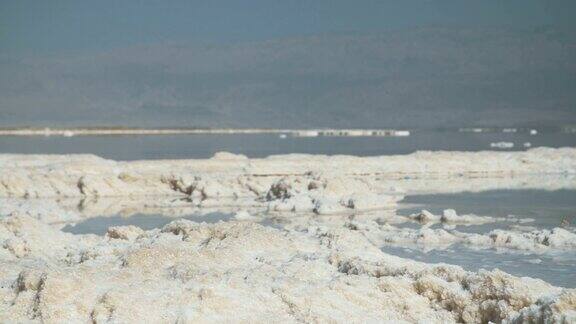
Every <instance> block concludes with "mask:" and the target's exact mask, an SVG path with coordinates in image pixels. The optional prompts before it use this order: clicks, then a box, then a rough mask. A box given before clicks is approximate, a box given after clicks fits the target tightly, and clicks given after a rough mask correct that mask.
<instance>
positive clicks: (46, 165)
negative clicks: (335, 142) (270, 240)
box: [0, 148, 576, 200]
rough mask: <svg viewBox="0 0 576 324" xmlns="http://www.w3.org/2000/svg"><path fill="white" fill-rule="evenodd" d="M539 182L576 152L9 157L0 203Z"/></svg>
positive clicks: (1, 174) (573, 161)
mask: <svg viewBox="0 0 576 324" xmlns="http://www.w3.org/2000/svg"><path fill="white" fill-rule="evenodd" d="M534 174H563V175H567V174H570V175H574V174H576V149H571V148H563V149H548V148H536V149H531V150H528V151H526V152H416V153H414V154H409V155H397V156H381V157H353V156H314V155H300V154H291V155H278V156H270V157H268V158H264V159H248V158H246V157H245V156H242V155H234V154H230V153H218V154H216V155H215V156H214V157H213V158H211V159H206V160H160V161H134V162H116V161H111V160H105V159H101V158H98V157H96V156H92V155H70V156H51V155H10V154H3V155H0V183H1V184H2V185H0V197H78V196H100V197H101V196H160V195H180V196H183V195H185V196H191V197H193V198H196V199H199V200H205V199H211V198H216V199H219V198H223V197H251V198H261V197H262V195H263V194H265V193H266V192H267V191H268V190H269V189H270V187H271V185H272V184H273V183H275V182H277V181H278V180H279V179H281V178H283V177H291V179H290V180H291V181H299V178H302V177H306V178H310V177H313V176H321V177H324V178H325V179H329V181H339V182H341V183H345V184H347V185H348V186H350V188H347V189H346V191H347V192H348V193H350V192H354V191H355V190H357V188H356V187H355V186H356V185H359V184H361V183H363V184H362V186H364V189H365V188H366V187H368V188H369V189H370V192H375V193H376V194H380V193H381V192H382V191H385V190H387V189H389V188H390V185H389V183H392V182H393V181H401V182H402V181H404V180H406V179H436V180H449V179H454V178H458V179H478V178H484V179H486V178H489V179H498V178H514V177H517V176H519V175H534ZM301 181H304V180H301ZM496 181H497V180H496ZM569 181H570V182H571V183H572V185H573V182H572V181H571V179H569ZM386 187H387V188H386Z"/></svg>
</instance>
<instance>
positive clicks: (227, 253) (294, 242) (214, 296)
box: [0, 215, 576, 323]
mask: <svg viewBox="0 0 576 324" xmlns="http://www.w3.org/2000/svg"><path fill="white" fill-rule="evenodd" d="M132 233H134V234H137V235H132ZM15 238H19V239H21V240H22V241H24V242H25V244H26V245H27V246H28V249H27V252H26V253H25V254H20V253H15V252H14V251H13V249H10V247H6V244H3V245H2V247H0V280H1V282H2V284H1V285H0V322H46V323H61V322H88V321H92V322H101V321H105V322H208V321H209V322H214V321H218V322H232V321H234V322H238V321H244V322H264V321H270V322H272V321H274V322H279V321H281V322H328V321H331V322H340V321H351V322H358V321H362V322H365V321H373V322H381V321H392V322H427V323H447V322H474V323H479V322H488V321H493V322H502V321H504V322H506V321H508V322H513V321H519V320H530V319H538V320H541V321H545V322H552V321H565V322H570V321H575V320H576V313H575V309H576V298H574V296H575V290H570V289H562V288H557V287H553V286H551V285H549V284H547V283H545V282H543V281H541V280H536V279H530V278H517V277H514V276H511V275H509V274H506V273H504V272H501V271H498V270H494V271H480V272H477V273H474V272H468V271H465V270H463V269H462V268H460V267H457V266H449V265H427V264H423V263H419V262H415V261H410V260H406V259H402V258H398V257H394V256H391V255H388V254H385V253H383V252H382V251H381V250H380V249H379V247H378V246H375V245H374V244H373V243H372V242H371V241H370V240H368V239H367V238H366V236H365V233H363V232H362V231H361V230H359V229H358V228H350V227H347V228H344V227H340V228H322V227H317V228H313V227H310V228H309V229H308V231H305V232H301V231H292V230H283V231H281V230H277V229H273V228H266V227H263V226H260V225H257V224H252V223H248V222H235V223H218V224H204V223H202V224H199V223H194V222H190V221H186V220H179V221H175V222H172V223H170V224H168V225H166V226H165V227H164V228H162V229H161V230H152V231H142V230H138V229H135V228H132V227H130V228H113V229H111V230H109V235H108V236H107V237H98V238H97V237H94V236H87V235H78V236H72V235H67V234H63V233H61V232H59V231H57V230H54V229H52V228H51V227H48V226H43V225H42V224H41V223H39V222H38V221H37V220H35V219H34V218H32V217H29V216H23V215H13V216H9V217H7V218H4V219H1V220H0V242H6V240H10V239H15ZM48 247H49V248H48ZM15 260H19V261H18V262H15Z"/></svg>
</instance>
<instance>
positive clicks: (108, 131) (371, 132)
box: [0, 128, 410, 137]
mask: <svg viewBox="0 0 576 324" xmlns="http://www.w3.org/2000/svg"><path fill="white" fill-rule="evenodd" d="M178 134H183V135H185V134H190V135H194V134H198V135H200V134H230V135H233V134H281V135H282V134H284V135H291V136H294V137H317V136H348V137H361V136H410V131H408V130H394V129H265V128H205V129H199V128H157V129H155V128H4V129H0V136H64V137H72V136H97V135H103V136H105V135H178Z"/></svg>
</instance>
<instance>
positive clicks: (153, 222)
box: [62, 212, 232, 235]
mask: <svg viewBox="0 0 576 324" xmlns="http://www.w3.org/2000/svg"><path fill="white" fill-rule="evenodd" d="M231 217H232V215H231V214H225V213H218V212H214V213H209V214H205V215H188V216H184V217H178V218H171V217H166V216H163V215H159V214H155V215H142V214H135V215H131V216H129V217H122V216H119V215H118V216H111V217H105V216H100V217H93V218H89V219H87V220H85V221H83V222H80V223H76V224H68V225H66V226H64V227H62V231H63V232H67V233H72V234H96V235H104V234H106V231H107V230H108V227H111V226H127V225H134V226H138V227H140V228H141V229H144V230H151V229H154V228H161V227H163V226H164V225H166V224H168V223H170V222H172V221H174V220H176V219H187V220H191V221H194V222H197V223H218V222H221V221H228V220H230V218H231Z"/></svg>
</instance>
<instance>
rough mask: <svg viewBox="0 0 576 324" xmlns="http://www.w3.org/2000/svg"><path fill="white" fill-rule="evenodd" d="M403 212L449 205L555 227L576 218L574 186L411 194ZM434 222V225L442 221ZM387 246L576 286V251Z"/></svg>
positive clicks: (480, 228) (432, 259) (429, 259)
mask: <svg viewBox="0 0 576 324" xmlns="http://www.w3.org/2000/svg"><path fill="white" fill-rule="evenodd" d="M403 203H405V204H406V205H408V206H409V207H406V208H400V209H399V210H398V214H401V215H409V214H411V213H415V212H418V211H420V210H422V209H426V210H429V211H431V212H433V213H435V214H441V213H442V210H444V209H447V208H452V209H455V210H456V211H457V212H458V214H476V215H482V216H492V217H499V218H506V217H507V216H508V215H514V216H516V217H517V218H520V219H532V220H533V221H531V222H527V223H523V224H520V225H523V226H534V227H537V228H547V229H552V228H554V227H560V226H561V223H562V221H563V220H566V221H568V222H569V224H570V225H571V226H574V225H575V224H576V191H575V190H557V191H544V190H493V191H486V192H480V193H457V194H440V195H422V196H407V197H406V198H405V199H404V201H403ZM510 225H518V224H514V223H509V222H497V223H489V224H482V225H470V226H466V225H458V226H456V227H455V229H456V230H457V231H460V232H469V233H487V232H489V231H491V230H493V229H498V228H501V229H506V228H508V227H509V226H510ZM440 226H441V225H439V224H438V225H435V226H434V227H440ZM382 250H383V251H385V252H387V253H390V254H394V255H397V256H400V257H404V258H410V259H414V260H417V261H422V262H426V263H448V264H455V265H459V266H462V267H464V268H465V269H467V270H473V271H477V270H479V269H487V270H491V269H494V268H498V269H500V270H503V271H506V272H508V273H511V274H514V275H517V276H528V277H533V278H540V279H543V280H545V281H547V282H549V283H552V284H554V285H558V286H563V287H570V288H574V287H576V251H566V252H555V253H545V254H536V253H528V252H524V251H510V250H498V249H475V248H474V247H470V246H462V245H458V244H456V245H452V246H450V247H449V248H447V249H433V250H424V249H420V248H418V247H393V246H385V247H383V248H382Z"/></svg>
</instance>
